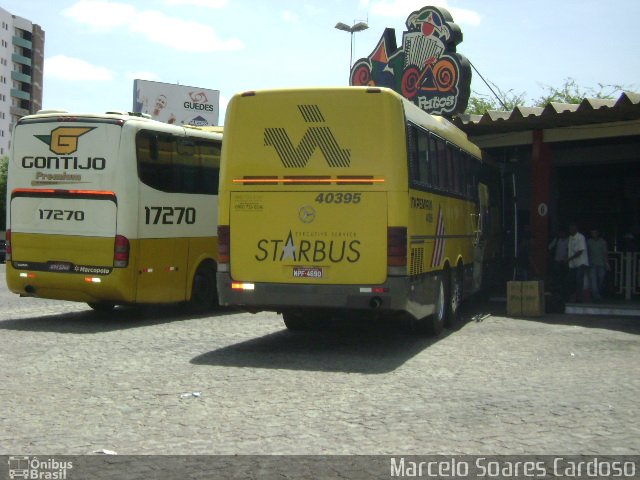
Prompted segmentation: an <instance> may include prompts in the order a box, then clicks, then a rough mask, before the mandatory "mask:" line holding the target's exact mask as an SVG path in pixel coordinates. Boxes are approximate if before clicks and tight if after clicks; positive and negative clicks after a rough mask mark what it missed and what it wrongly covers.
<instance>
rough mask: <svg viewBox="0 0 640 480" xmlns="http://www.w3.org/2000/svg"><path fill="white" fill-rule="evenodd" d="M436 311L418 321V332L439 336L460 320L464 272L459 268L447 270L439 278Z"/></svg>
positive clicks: (416, 324) (416, 325)
mask: <svg viewBox="0 0 640 480" xmlns="http://www.w3.org/2000/svg"><path fill="white" fill-rule="evenodd" d="M436 288H437V290H436V292H437V293H436V301H435V311H434V313H433V315H430V316H427V317H424V318H422V319H420V320H417V321H416V323H415V327H416V330H417V331H418V332H419V333H422V334H425V335H432V336H437V335H440V334H441V333H442V330H444V328H445V327H446V328H451V327H454V326H456V324H457V323H458V321H459V319H460V305H461V303H462V293H463V292H462V290H463V271H462V267H461V266H458V267H457V268H456V269H455V270H453V271H452V270H451V269H449V268H445V269H444V271H443V272H442V275H440V277H439V278H438V281H437V287H436Z"/></svg>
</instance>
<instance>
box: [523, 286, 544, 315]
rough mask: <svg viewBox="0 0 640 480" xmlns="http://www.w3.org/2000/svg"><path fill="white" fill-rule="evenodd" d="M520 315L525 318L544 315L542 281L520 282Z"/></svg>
mask: <svg viewBox="0 0 640 480" xmlns="http://www.w3.org/2000/svg"><path fill="white" fill-rule="evenodd" d="M522 315H524V316H526V317H541V316H542V315H544V282H543V281H541V280H538V281H531V282H522Z"/></svg>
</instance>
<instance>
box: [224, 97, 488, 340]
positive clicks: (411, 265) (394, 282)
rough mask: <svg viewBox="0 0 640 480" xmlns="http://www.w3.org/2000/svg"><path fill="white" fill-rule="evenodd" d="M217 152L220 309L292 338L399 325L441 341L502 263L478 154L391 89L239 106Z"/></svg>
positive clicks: (256, 100) (249, 100)
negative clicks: (243, 312)
mask: <svg viewBox="0 0 640 480" xmlns="http://www.w3.org/2000/svg"><path fill="white" fill-rule="evenodd" d="M222 150H223V151H222V161H221V169H220V198H219V220H218V223H219V226H218V239H219V249H220V250H219V262H220V263H219V265H218V273H217V282H218V294H219V298H220V303H221V304H223V305H238V306H242V307H244V308H245V309H247V310H253V311H257V310H271V311H278V312H281V313H282V314H283V317H284V321H285V324H286V326H287V327H288V328H290V329H302V328H306V327H308V326H310V325H311V324H313V323H314V321H316V320H318V319H319V317H321V316H326V315H331V314H336V313H338V314H340V313H345V312H349V311H353V310H359V311H375V312H377V313H383V314H401V316H402V317H407V316H409V318H411V319H412V320H413V323H414V324H415V325H416V327H417V329H418V330H420V331H424V332H428V333H435V334H437V333H439V332H440V331H441V329H442V328H443V326H446V325H447V324H448V323H450V322H452V321H453V320H454V318H455V316H456V314H457V311H458V306H459V305H460V302H461V301H462V300H463V298H465V297H467V296H468V295H469V294H471V293H472V292H474V291H476V290H478V289H479V288H480V286H481V279H482V270H483V267H484V266H486V264H487V263H489V262H490V261H491V260H494V259H495V256H496V255H497V253H498V249H497V247H496V246H495V245H492V244H491V243H492V242H491V241H490V239H491V235H490V233H491V231H492V230H495V227H496V225H492V223H495V222H494V221H493V220H492V212H494V214H495V212H496V211H497V208H496V204H495V201H496V200H497V195H495V192H494V191H492V189H491V188H490V183H491V182H490V181H489V177H490V175H489V174H487V173H486V172H484V170H483V169H484V168H486V166H485V167H483V161H482V157H481V152H480V150H479V149H478V148H477V147H476V146H475V145H473V144H472V143H471V142H469V141H468V139H467V137H466V135H465V134H464V133H463V132H462V131H460V130H459V129H458V128H456V127H455V126H453V124H451V123H450V122H449V121H447V120H446V119H443V118H440V117H435V116H431V115H429V114H427V113H425V112H423V111H422V110H420V109H418V108H417V107H416V106H414V105H413V104H412V103H410V102H408V101H407V100H405V99H403V98H402V97H400V96H399V95H398V94H396V93H394V92H393V91H391V90H389V89H385V88H366V87H347V88H327V89H297V90H273V91H256V92H246V93H243V94H239V95H236V96H235V97H234V98H233V99H232V101H231V102H230V104H229V107H228V110H227V116H226V119H225V143H224V146H223V149H222ZM483 177H485V178H486V179H485V180H482V178H483ZM492 197H496V198H494V199H493V200H492ZM492 202H493V203H492ZM407 314H408V315H407Z"/></svg>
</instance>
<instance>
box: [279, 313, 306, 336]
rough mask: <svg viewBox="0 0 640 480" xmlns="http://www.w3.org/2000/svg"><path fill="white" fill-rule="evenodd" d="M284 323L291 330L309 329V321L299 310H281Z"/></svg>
mask: <svg viewBox="0 0 640 480" xmlns="http://www.w3.org/2000/svg"><path fill="white" fill-rule="evenodd" d="M282 319H283V320H284V325H285V327H287V329H288V330H291V331H294V332H295V331H302V330H309V328H310V323H309V321H308V320H307V319H306V318H305V316H304V314H302V313H300V312H282Z"/></svg>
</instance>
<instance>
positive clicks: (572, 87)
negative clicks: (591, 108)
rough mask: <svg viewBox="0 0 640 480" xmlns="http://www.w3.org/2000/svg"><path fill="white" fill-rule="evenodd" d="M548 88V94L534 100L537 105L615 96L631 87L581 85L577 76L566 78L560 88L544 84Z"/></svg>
mask: <svg viewBox="0 0 640 480" xmlns="http://www.w3.org/2000/svg"><path fill="white" fill-rule="evenodd" d="M542 86H543V87H544V88H545V89H546V91H547V93H546V95H543V96H541V97H540V98H538V99H537V100H534V102H533V104H534V105H535V106H537V107H546V106H547V105H548V104H549V103H551V102H558V103H580V102H582V100H584V99H585V98H609V99H611V98H615V97H616V96H618V95H620V93H621V92H623V91H624V90H630V89H631V88H630V87H628V86H625V85H608V84H604V83H598V88H590V87H581V86H580V85H578V82H576V80H575V78H571V77H568V78H565V80H564V84H563V85H562V86H561V87H560V88H556V87H552V86H551V85H545V84H542Z"/></svg>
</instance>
